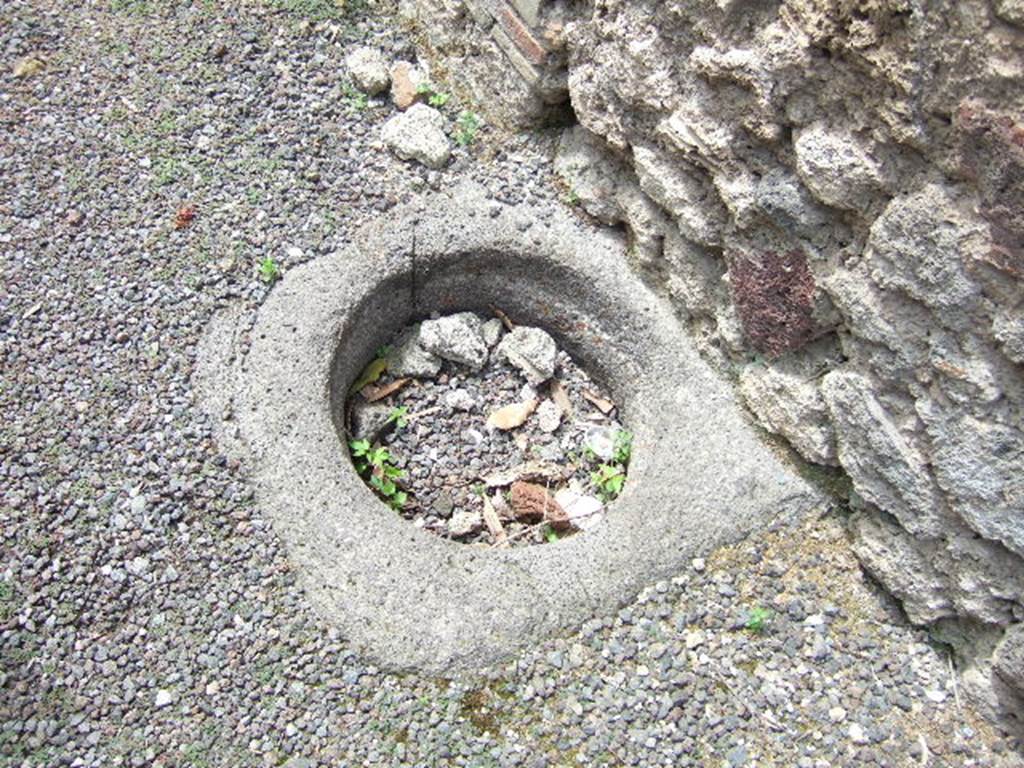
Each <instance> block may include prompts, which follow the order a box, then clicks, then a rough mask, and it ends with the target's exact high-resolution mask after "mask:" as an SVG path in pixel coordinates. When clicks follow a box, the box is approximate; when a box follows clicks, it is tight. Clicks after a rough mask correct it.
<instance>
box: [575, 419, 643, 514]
mask: <svg viewBox="0 0 1024 768" xmlns="http://www.w3.org/2000/svg"><path fill="white" fill-rule="evenodd" d="M632 453H633V433H631V432H627V431H626V430H624V429H620V430H619V431H617V432H616V433H615V438H614V443H613V448H612V459H611V463H609V464H605V463H601V464H598V467H597V470H596V471H594V472H591V474H590V482H591V483H593V485H594V487H595V488H596V489H597V495H598V497H600V499H601V500H602V501H603V502H604V503H606V504H607V503H608V502H609V501H612V500H613V499H615V498H617V497H618V495H619V494H620V493H622V488H623V486H625V484H626V467H627V466H628V465H629V459H630V456H631V455H632ZM583 455H584V457H585V458H586V459H587V461H589V462H590V463H591V464H596V463H597V462H598V460H599V459H598V456H597V454H595V453H594V451H593V450H592V449H591V448H590V446H587V447H585V448H584V449H583Z"/></svg>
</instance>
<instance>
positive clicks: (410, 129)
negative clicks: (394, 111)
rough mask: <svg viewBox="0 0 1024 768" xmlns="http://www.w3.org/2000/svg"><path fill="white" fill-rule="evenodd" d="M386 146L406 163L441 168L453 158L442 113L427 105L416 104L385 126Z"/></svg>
mask: <svg viewBox="0 0 1024 768" xmlns="http://www.w3.org/2000/svg"><path fill="white" fill-rule="evenodd" d="M384 143H385V144H387V145H388V147H390V148H391V151H392V152H394V153H395V154H396V155H398V156H399V157H400V158H402V159H403V160H415V161H416V162H419V163H422V164H423V165H425V166H427V167H428V168H441V167H442V166H443V165H444V164H445V163H447V162H448V158H449V157H450V156H451V145H450V143H449V142H448V137H447V136H446V135H445V132H444V118H443V117H442V116H441V113H440V112H438V111H437V110H436V109H434V108H433V107H428V106H427V105H426V104H413V105H412V106H411V107H409V109H408V110H407V111H405V112H403V113H402V114H400V115H395V116H394V117H392V118H391V119H390V120H388V121H387V122H386V123H384Z"/></svg>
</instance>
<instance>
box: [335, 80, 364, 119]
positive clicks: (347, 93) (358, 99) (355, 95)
mask: <svg viewBox="0 0 1024 768" xmlns="http://www.w3.org/2000/svg"><path fill="white" fill-rule="evenodd" d="M341 92H342V95H343V96H344V97H345V102H346V103H347V104H348V105H349V106H350V107H352V109H354V110H356V111H357V112H362V111H363V110H365V109H366V108H367V107H368V106H370V97H369V96H367V95H366V94H365V93H363V92H362V91H360V90H359V89H358V88H356V87H355V86H354V85H352V83H348V82H345V83H342V84H341Z"/></svg>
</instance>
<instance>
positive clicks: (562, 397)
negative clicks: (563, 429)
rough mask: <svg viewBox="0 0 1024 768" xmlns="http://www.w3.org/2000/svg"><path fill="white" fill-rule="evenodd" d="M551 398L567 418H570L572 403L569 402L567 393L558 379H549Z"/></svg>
mask: <svg viewBox="0 0 1024 768" xmlns="http://www.w3.org/2000/svg"><path fill="white" fill-rule="evenodd" d="M550 391H551V399H552V400H554V402H555V405H557V406H558V407H559V409H560V410H561V411H562V413H563V414H564V415H565V417H566V418H567V419H571V418H572V403H570V402H569V395H568V394H567V393H566V391H565V387H564V386H563V385H562V382H560V381H559V380H558V379H552V380H551V387H550Z"/></svg>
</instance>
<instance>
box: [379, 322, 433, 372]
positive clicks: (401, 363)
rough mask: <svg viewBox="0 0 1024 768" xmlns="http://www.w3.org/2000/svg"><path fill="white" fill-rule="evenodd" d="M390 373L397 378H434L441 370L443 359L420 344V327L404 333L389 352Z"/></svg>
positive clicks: (414, 327)
mask: <svg viewBox="0 0 1024 768" xmlns="http://www.w3.org/2000/svg"><path fill="white" fill-rule="evenodd" d="M387 361H388V372H389V373H391V374H393V375H395V376H415V377H417V378H423V377H425V378H433V377H434V376H436V375H437V374H438V372H439V371H440V370H441V358H440V357H438V356H437V355H435V354H432V353H430V352H428V351H427V350H425V349H424V348H423V345H422V344H420V326H418V325H417V326H413V327H412V328H410V329H408V330H407V331H406V332H404V333H403V334H402V335H401V337H400V338H399V339H398V340H397V341H396V342H395V345H394V347H393V348H392V349H391V351H390V352H388V355H387Z"/></svg>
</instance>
